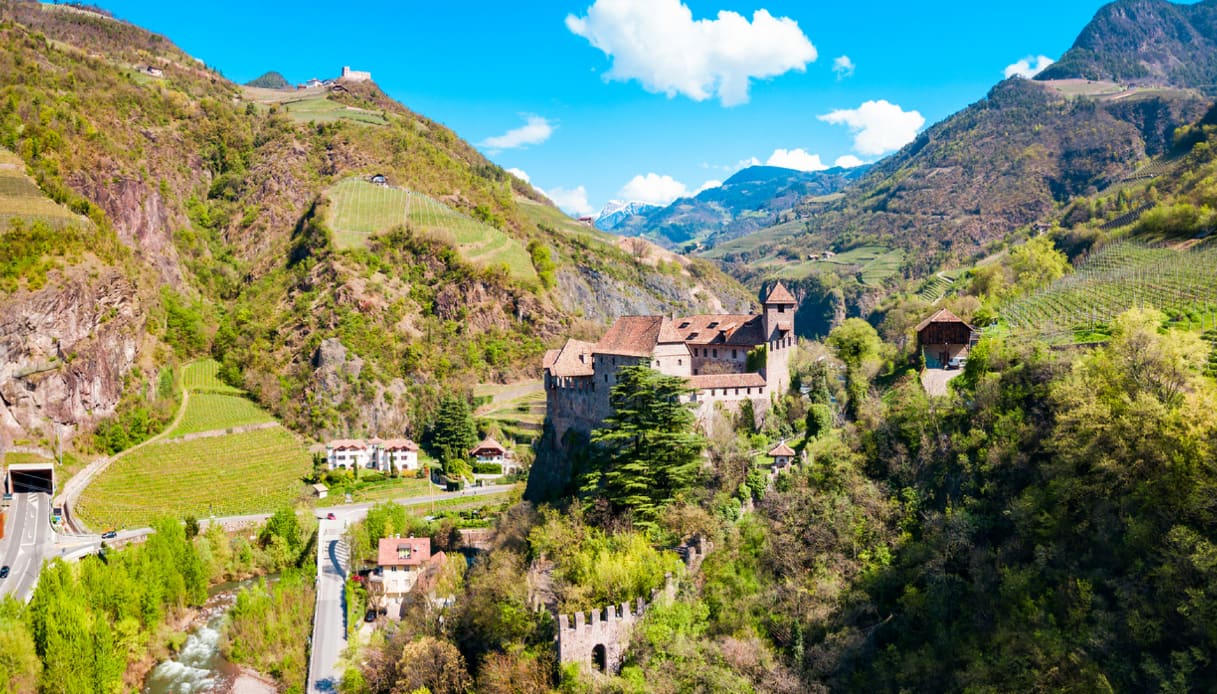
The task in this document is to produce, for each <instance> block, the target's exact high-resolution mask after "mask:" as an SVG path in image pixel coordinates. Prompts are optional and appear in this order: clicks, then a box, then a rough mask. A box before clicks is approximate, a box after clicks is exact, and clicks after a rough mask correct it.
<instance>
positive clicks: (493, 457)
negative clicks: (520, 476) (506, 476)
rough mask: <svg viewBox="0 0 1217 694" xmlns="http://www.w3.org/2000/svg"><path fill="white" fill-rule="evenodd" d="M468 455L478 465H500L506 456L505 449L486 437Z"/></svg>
mask: <svg viewBox="0 0 1217 694" xmlns="http://www.w3.org/2000/svg"><path fill="white" fill-rule="evenodd" d="M469 455H470V456H472V457H473V459H474V460H476V461H477V462H479V463H495V464H497V465H502V464H503V460H504V459H505V458H506V456H507V449H506V448H503V445H502V444H501V443H499V442H498V441H495V440H494V439H493V438H491V437H489V436H487V437H486V438H485V439H483V440H482V442H481V443H479V444H478V445H477V446H474V448H473V450H471V451H469Z"/></svg>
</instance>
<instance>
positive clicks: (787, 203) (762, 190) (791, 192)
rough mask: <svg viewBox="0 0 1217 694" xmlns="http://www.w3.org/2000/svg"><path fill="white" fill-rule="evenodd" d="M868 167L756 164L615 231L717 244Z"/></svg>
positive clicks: (838, 187) (671, 240)
mask: <svg viewBox="0 0 1217 694" xmlns="http://www.w3.org/2000/svg"><path fill="white" fill-rule="evenodd" d="M865 171H866V167H856V168H852V169H843V168H833V169H828V170H825V171H810V172H808V171H796V170H794V169H784V168H781V167H777V166H752V167H749V168H747V169H743V170H742V171H739V172H736V173H735V175H733V176H731V178H728V179H727V180H726V181H724V182H723V184H722V185H721V186H718V187H716V188H708V189H706V190H703V191H702V192H700V193H698V194H697V195H695V196H693V197H691V198H681V199H680V200H677V201H676V202H673V203H672V204H671V205H668V206H667V207H664V208H662V209H657V210H653V211H651V212H650V213H648V214H644V215H636V216H634V217H631V218H628V219H626V220H625V221H624V222H622V223H621V224H619V225H618V226H617V227H616V228H615V229H614V231H616V232H617V233H620V234H628V235H633V236H641V235H646V236H647V237H648V238H653V239H655V240H656V241H658V242H660V243H663V244H665V245H671V246H687V247H696V246H698V245H713V244H715V243H719V242H721V241H724V240H728V239H731V238H734V237H737V236H741V235H743V234H747V233H749V232H752V231H755V230H757V229H760V228H763V227H765V226H768V225H770V224H773V223H774V222H775V221H777V220H778V219H779V217H780V216H781V214H782V213H783V212H785V211H788V210H789V209H790V208H791V207H793V206H794V204H795V202H797V201H798V200H800V199H803V198H805V197H807V196H812V197H815V196H831V195H833V194H835V193H837V192H838V191H840V190H841V189H842V188H844V187H846V186H847V185H849V184H850V183H851V182H853V181H854V180H856V179H857V178H859V177H860V176H861V175H862V174H863V173H864V172H865Z"/></svg>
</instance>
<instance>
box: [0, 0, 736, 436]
mask: <svg viewBox="0 0 1217 694" xmlns="http://www.w3.org/2000/svg"><path fill="white" fill-rule="evenodd" d="M150 65H151V66H157V69H158V70H159V71H160V75H159V76H158V75H156V74H154V73H152V72H151V71H148V70H146V69H145V68H146V67H147V66H150ZM17 75H20V79H19V80H18V79H15V76H17ZM306 91H307V93H297V92H292V93H286V92H274V91H273V90H265V89H262V90H259V89H256V88H250V87H245V88H242V87H239V86H237V85H234V84H232V83H230V82H228V81H227V80H225V79H223V78H222V77H220V76H219V75H217V74H215V73H214V72H212V71H210V70H208V69H207V68H206V67H205V66H204V65H203V64H202V63H201V62H199V61H197V60H195V59H194V58H192V57H190V56H188V55H186V54H185V53H183V52H181V51H180V50H179V49H177V48H176V47H174V46H173V45H172V44H171V43H170V42H169V41H168V40H166V39H164V38H162V37H158V36H156V35H154V34H150V33H148V32H146V31H143V30H142V29H139V28H137V27H133V26H131V25H129V24H126V23H124V22H121V21H118V20H115V19H113V18H110V17H106V16H104V15H101V14H97V13H92V12H88V11H81V10H78V9H73V8H65V7H59V6H53V5H39V4H35V3H3V4H0V146H3V147H5V148H7V149H9V150H11V151H12V152H13V153H15V155H16V156H17V157H19V158H20V160H21V162H22V163H23V164H24V165H25V167H26V168H27V169H28V171H29V173H30V174H31V176H32V179H33V181H34V182H36V184H37V186H38V189H39V190H40V191H42V193H43V194H45V195H46V196H47V198H49V200H51V201H53V202H54V203H57V204H59V205H63V206H66V208H67V209H68V210H69V211H70V212H71V213H73V214H79V215H83V216H86V217H88V218H90V219H91V220H93V225H92V227H91V231H87V232H85V231H81V232H78V233H77V234H76V236H63V237H62V238H59V237H56V239H55V241H54V243H47V242H41V241H40V242H37V243H36V242H35V241H37V239H34V240H26V239H25V236H28V232H23V234H25V236H22V237H21V239H20V240H21V244H20V246H18V244H17V241H18V240H19V239H18V237H17V236H14V235H12V234H10V233H5V234H4V235H3V236H0V241H3V245H4V248H0V250H3V251H6V252H7V257H10V258H15V257H21V258H25V259H24V260H22V261H21V263H19V264H13V268H14V269H13V270H12V274H13V276H14V277H15V278H16V279H15V284H14V285H13V286H14V287H15V288H16V291H15V292H14V293H8V294H0V317H14V319H16V318H15V317H22V316H23V317H24V318H23V320H26V321H27V322H28V321H29V314H30V313H31V312H35V313H37V312H39V311H43V312H44V313H45V311H44V309H43V308H41V307H44V306H50V305H55V304H56V302H62V301H64V296H63V292H64V291H66V290H65V287H70V286H75V285H72V283H71V278H72V277H76V276H77V275H78V274H79V275H81V276H82V277H84V278H85V280H84V281H85V282H86V284H87V285H88V287H87V288H88V291H85V289H79V290H77V291H76V293H75V294H74V295H73V297H74V300H73V303H72V305H73V306H74V307H76V308H74V309H73V310H74V311H76V312H77V313H76V314H70V315H80V316H83V317H84V318H87V319H88V320H68V319H66V318H65V320H63V321H61V323H62V324H61V325H56V324H54V323H55V321H50V322H51V323H52V325H50V326H49V327H48V326H41V324H40V329H42V330H43V332H42V333H41V335H40V336H39V335H35V334H33V333H32V332H30V331H28V330H16V331H13V332H12V333H10V334H9V335H8V336H7V337H6V339H8V340H9V342H11V344H10V345H9V350H10V351H9V354H10V355H20V359H16V360H15V363H16V367H15V368H13V369H9V370H6V371H0V392H2V393H4V394H5V398H4V400H3V402H4V403H5V404H4V405H3V406H2V407H3V408H4V410H5V411H4V412H0V439H3V440H4V441H10V442H11V441H17V440H26V441H38V440H49V441H53V440H54V435H55V432H57V431H61V432H64V433H65V434H66V435H67V436H73V435H78V434H80V433H82V432H88V431H90V430H91V429H92V427H93V426H94V424H95V423H96V422H98V421H99V420H100V419H105V418H108V417H111V416H114V415H115V413H117V416H118V417H119V418H120V419H121V418H122V417H123V416H124V413H126V412H128V411H131V412H134V411H136V410H138V409H139V408H140V405H139V404H138V401H139V393H140V390H139V388H138V387H137V384H138V383H140V382H141V380H142V381H144V382H145V385H146V386H148V387H153V386H155V380H156V378H157V373H158V372H159V371H161V370H162V369H163V368H164V367H165V366H167V365H170V364H172V363H177V362H180V361H184V360H187V359H191V358H194V357H195V356H198V355H201V354H205V353H208V352H211V353H212V354H213V355H214V356H215V357H216V358H217V359H219V360H220V361H221V363H222V364H223V369H222V373H223V375H224V377H225V378H226V379H227V380H229V381H230V382H232V383H234V384H235V385H238V386H241V387H244V388H245V389H247V390H248V391H249V392H250V393H251V394H252V395H253V396H254V397H255V398H257V399H258V400H259V401H260V402H261V403H262V404H263V405H264V406H266V407H267V408H268V409H270V410H271V411H273V412H274V413H275V414H277V415H278V416H279V417H280V418H282V419H283V420H284V421H285V423H287V424H288V425H289V426H292V427H294V428H296V429H297V430H299V431H301V432H304V433H308V434H313V435H329V434H341V433H365V432H366V433H377V432H380V433H384V434H401V433H407V434H412V435H418V434H419V433H420V431H421V428H422V426H424V424H425V423H426V420H427V417H428V416H429V407H430V403H431V402H433V401H434V400H435V398H436V397H437V394H438V393H439V392H443V391H446V390H451V389H466V388H469V387H470V386H471V385H472V384H473V383H476V382H478V381H495V380H499V379H506V378H516V377H519V376H522V375H526V374H535V373H536V371H537V369H538V368H539V359H540V355H541V354H542V352H543V351H544V349H545V348H546V347H548V346H551V344H552V343H554V342H556V341H558V340H559V339H561V338H562V337H563V336H565V335H566V334H567V333H569V332H573V333H576V334H590V333H592V332H595V331H598V330H599V329H600V324H601V321H603V320H605V319H607V318H609V317H611V316H607V315H603V314H601V313H599V312H598V310H596V309H592V310H589V309H588V308H587V307H586V306H585V304H586V303H587V302H586V296H587V293H588V292H592V293H593V294H594V295H596V296H598V297H602V298H603V300H604V305H606V306H611V307H614V308H616V309H622V310H629V311H640V312H641V311H684V310H701V309H711V308H715V307H716V306H719V305H722V304H723V303H724V302H725V303H727V304H730V305H731V306H733V307H742V306H744V305H746V304H747V303H748V302H749V301H750V298H751V297H750V296H748V294H747V293H745V292H744V291H743V290H742V288H740V287H739V285H738V284H736V283H735V282H733V281H732V280H730V279H728V278H727V277H726V276H725V275H723V274H722V273H720V272H718V271H717V270H715V269H713V268H712V267H710V266H708V265H706V264H704V263H693V264H689V263H686V264H684V265H681V264H679V263H677V264H675V266H673V265H665V266H664V267H658V266H656V265H654V264H648V263H646V262H642V261H641V260H640V259H637V258H634V257H633V256H631V255H630V254H629V253H627V252H626V251H624V250H622V249H620V248H618V247H617V246H616V245H615V241H616V239H615V238H613V237H607V238H606V237H601V236H588V235H586V234H582V233H573V232H572V231H571V229H570V228H569V226H568V225H566V224H565V222H562V221H557V220H562V219H564V217H563V216H562V215H561V214H560V213H558V212H557V210H556V209H554V208H552V207H551V206H549V203H548V202H547V201H545V199H544V198H542V197H541V196H540V195H539V194H538V193H536V191H534V190H532V189H531V188H530V187H529V186H527V184H524V183H522V182H521V181H519V180H517V179H515V178H514V177H512V176H510V175H508V174H507V173H506V172H504V171H503V170H502V169H500V168H499V167H497V166H495V165H494V164H492V163H490V162H489V161H487V160H486V159H485V158H484V157H482V156H481V154H479V153H478V152H477V151H476V150H475V149H473V148H472V147H471V146H469V145H468V144H467V143H465V142H464V141H462V140H461V139H460V138H459V137H457V136H456V135H455V134H454V133H453V132H452V131H450V130H448V129H447V128H445V127H443V126H442V125H439V124H438V123H435V122H433V121H431V120H429V119H427V118H424V117H422V116H419V115H417V114H415V113H413V112H411V111H409V110H408V109H406V108H405V107H403V106H402V105H400V104H397V103H396V102H394V101H392V100H391V99H389V98H388V97H386V96H385V95H384V94H383V93H382V92H381V91H380V90H379V88H377V87H376V85H374V84H371V83H364V84H348V85H345V86H344V87H343V88H342V89H336V90H333V91H330V90H327V89H321V90H306ZM314 91H315V93H314ZM301 100H306V101H308V102H309V104H310V106H309V108H305V109H303V110H301V109H299V108H297V107H298V106H299V105H300V103H301ZM374 173H381V174H384V175H386V176H388V177H389V179H390V180H391V181H393V183H394V185H395V186H400V187H401V188H404V189H408V190H410V191H413V192H415V193H418V194H420V195H423V196H427V197H428V198H430V199H433V200H436V201H440V202H441V203H442V205H443V207H444V208H446V209H448V210H451V212H452V214H451V215H450V216H449V219H450V220H452V224H451V225H449V222H448V221H447V220H439V221H437V222H434V223H433V224H430V225H419V224H415V220H411V219H409V218H406V219H404V220H402V221H403V224H402V225H401V226H400V227H395V226H388V227H377V228H375V229H368V230H366V233H367V239H366V242H365V243H364V244H362V245H358V246H356V247H346V246H345V245H344V244H341V243H338V242H337V239H336V237H335V235H334V233H333V232H332V231H331V227H330V226H329V222H327V221H326V220H327V214H328V211H329V206H330V201H329V198H328V197H327V195H326V192H327V191H328V190H330V189H331V188H332V187H333V186H335V185H336V184H338V183H339V182H341V181H344V180H347V179H349V178H352V177H361V176H363V177H366V176H370V175H371V174H374ZM27 192H28V191H27ZM537 210H545V214H543V215H541V214H538V213H537ZM548 215H556V216H548ZM458 219H459V220H463V221H460V222H459V223H458V222H456V221H455V220H458ZM470 220H472V221H475V223H476V225H480V226H479V227H478V228H480V229H482V230H483V231H484V233H485V234H486V235H487V237H488V238H489V237H493V238H490V241H489V242H488V243H487V244H486V245H484V246H479V245H478V240H476V239H475V240H472V245H473V246H476V248H474V249H472V250H473V251H476V252H471V249H470V248H469V247H468V244H466V245H463V244H462V239H461V238H457V236H458V235H459V233H463V232H462V231H461V230H462V229H463V228H464V226H462V225H466V224H467V222H468V221H470ZM575 226H577V225H575ZM439 232H450V233H451V236H446V235H445V234H444V233H439ZM44 236H45V235H44ZM38 238H43V237H38ZM73 238H76V239H77V240H75V241H73V240H72V239H73ZM105 239H110V240H109V241H106V240H105ZM44 241H45V239H44ZM71 244H77V246H78V247H79V248H80V250H79V251H71V249H70V248H69V246H70V245H71ZM74 247H75V246H74ZM18 250H20V254H18V253H17V251H18ZM507 250H510V253H507V255H508V256H510V257H509V260H508V262H506V263H500V262H499V260H500V259H501V258H502V257H506V256H504V253H505V252H506V251H507ZM69 251H71V253H75V255H74V256H73V255H71V253H68V252H69ZM500 251H504V253H500ZM65 253H68V254H67V255H65ZM26 256H30V257H26ZM64 257H68V258H77V260H74V261H71V263H76V265H78V266H79V267H80V269H79V271H76V270H72V267H69V265H71V263H69V262H65V261H64V260H62V259H57V258H64ZM483 261H485V262H483ZM503 265H506V266H507V267H508V268H511V269H510V270H503V269H502V267H503ZM73 267H74V266H73ZM37 268H43V269H42V270H41V272H42V274H43V275H45V276H46V277H48V278H49V279H48V280H47V282H46V285H45V287H42V291H44V294H41V295H36V296H35V295H31V291H30V290H31V289H33V287H32V286H30V284H29V283H28V282H27V277H26V276H27V275H30V273H33V272H35V271H36V269H37ZM89 268H92V269H91V270H90V269H89ZM99 270H104V272H99ZM90 272H91V273H92V274H90ZM89 277H98V278H102V279H105V278H111V277H114V280H113V281H112V282H111V281H109V280H107V282H109V283H104V282H101V281H100V280H96V281H93V282H92V284H89V280H88V278H89ZM114 282H118V284H114ZM23 283H25V284H23ZM105 292H110V293H115V292H117V294H116V297H118V296H121V297H122V298H121V301H120V300H119V299H118V298H115V299H114V300H113V301H111V302H110V303H109V304H107V302H106V300H105V299H101V300H100V301H98V299H97V296H96V295H99V294H100V295H102V296H105V295H106V294H105ZM94 304H96V306H97V308H96V309H94V308H89V309H88V312H87V314H85V313H83V312H85V310H86V309H85V308H83V307H84V306H85V305H89V306H90V307H91V306H93V305H94ZM108 307H113V309H114V310H113V311H111V310H110V309H109V308H108ZM94 313H96V315H94ZM112 313H113V314H114V315H115V316H117V320H115V319H114V318H113V317H112V316H111V314H112ZM39 315H43V314H42V313H40V314H39ZM106 321H108V322H106ZM97 322H102V323H104V324H105V325H107V326H110V327H111V328H113V329H114V330H115V331H117V330H118V327H121V328H122V330H121V331H120V332H121V335H122V339H121V340H120V339H118V338H116V337H115V338H113V339H110V338H107V337H105V336H104V335H102V336H100V337H98V336H97V331H96V330H93V333H90V327H91V326H94V324H95V323H97ZM108 329H109V328H108ZM71 331H78V332H80V334H81V337H78V336H76V335H75V334H73V335H72V336H71V337H72V338H73V339H71V340H68V339H67V338H68V337H69V335H68V333H69V332H71ZM103 332H104V331H103ZM90 334H92V335H94V337H90V338H89V342H88V344H89V349H90V350H93V351H92V352H90V354H92V355H93V361H95V362H96V363H97V364H99V365H107V367H108V368H106V369H104V370H102V372H100V373H97V374H92V375H89V374H82V373H81V370H80V369H77V368H68V366H67V364H68V363H69V362H71V360H72V359H73V357H72V355H68V354H63V355H57V354H55V349H56V347H55V345H56V344H75V343H76V342H78V341H79V339H85V338H84V337H83V336H88V335H90ZM42 338H46V339H42ZM57 341H58V342H57ZM82 349H83V347H82ZM48 350H49V352H48ZM339 355H341V358H339ZM99 368H100V367H99ZM133 375H138V376H139V378H134V377H133ZM149 383H151V385H150V386H149V385H148V384H149ZM65 392H66V393H77V392H81V393H89V394H90V398H91V399H90V398H84V397H81V396H76V397H74V398H72V397H69V398H67V399H66V400H65V399H64V398H63V397H62V396H61V394H62V393H65ZM17 393H32V395H29V396H25V395H23V396H21V398H18V397H17V395H16V394H17ZM10 395H11V397H10ZM11 403H19V404H15V405H14V404H11ZM5 415H11V416H5ZM56 427H58V428H56ZM81 445H82V446H84V445H87V444H86V443H84V442H83V441H82V443H81Z"/></svg>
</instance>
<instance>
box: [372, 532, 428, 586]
mask: <svg viewBox="0 0 1217 694" xmlns="http://www.w3.org/2000/svg"><path fill="white" fill-rule="evenodd" d="M442 555H443V553H442V552H441V553H439V554H437V555H435V556H432V554H431V538H429V537H384V538H381V540H380V542H379V543H378V544H377V547H376V567H377V568H378V569H379V570H380V578H381V580H382V582H383V586H384V597H386V598H388V599H395V598H402V597H404V596H405V595H406V593H409V592H410V591H411V590H413V589H414V584H415V583H416V582H417V581H418V577H419V575H420V574H421V573H422V572H423V570H424V569H426V568H427V566H428V565H429V564H431V563H432V562H433V561H442Z"/></svg>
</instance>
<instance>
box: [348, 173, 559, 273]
mask: <svg viewBox="0 0 1217 694" xmlns="http://www.w3.org/2000/svg"><path fill="white" fill-rule="evenodd" d="M327 195H328V196H329V198H330V200H331V201H332V203H333V208H332V210H331V212H330V218H329V223H330V227H331V228H333V230H334V241H335V243H336V244H337V245H338V247H339V248H358V247H361V246H363V244H364V242H365V241H366V240H367V238H368V237H369V236H371V235H373V234H380V233H383V232H386V231H388V230H390V229H392V228H393V227H395V226H399V225H408V226H409V227H410V228H411V229H413V230H414V231H415V232H417V233H420V234H424V235H428V236H431V237H433V238H437V239H439V240H440V241H443V242H444V243H447V244H450V245H452V246H453V247H454V248H456V250H457V252H459V253H460V255H461V257H462V258H464V259H465V260H466V261H468V262H470V263H472V264H474V265H478V266H481V267H489V266H493V265H501V266H503V267H506V268H507V271H508V272H509V273H510V274H511V275H512V276H513V277H515V278H516V279H520V280H525V281H529V282H536V281H537V273H536V271H535V270H534V269H533V266H532V259H531V258H530V257H529V255H528V251H527V250H525V248H524V246H523V245H521V244H520V242H519V241H517V240H516V239H514V238H512V237H510V236H508V235H507V234H505V233H503V232H502V231H499V230H498V229H495V228H494V227H492V226H490V225H488V224H483V223H482V222H479V221H477V220H476V219H473V218H472V217H468V216H466V215H464V214H461V213H460V212H457V211H456V210H454V209H452V208H451V207H448V206H447V205H445V204H443V203H442V202H439V201H438V200H435V199H434V198H431V197H428V196H426V195H423V194H421V193H415V192H413V191H409V190H404V189H402V188H390V187H388V186H378V185H373V184H371V183H368V182H367V181H363V180H360V179H357V178H348V179H346V180H344V181H341V182H339V183H338V184H337V185H335V186H334V187H332V188H330V190H329V191H328V193H327Z"/></svg>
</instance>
